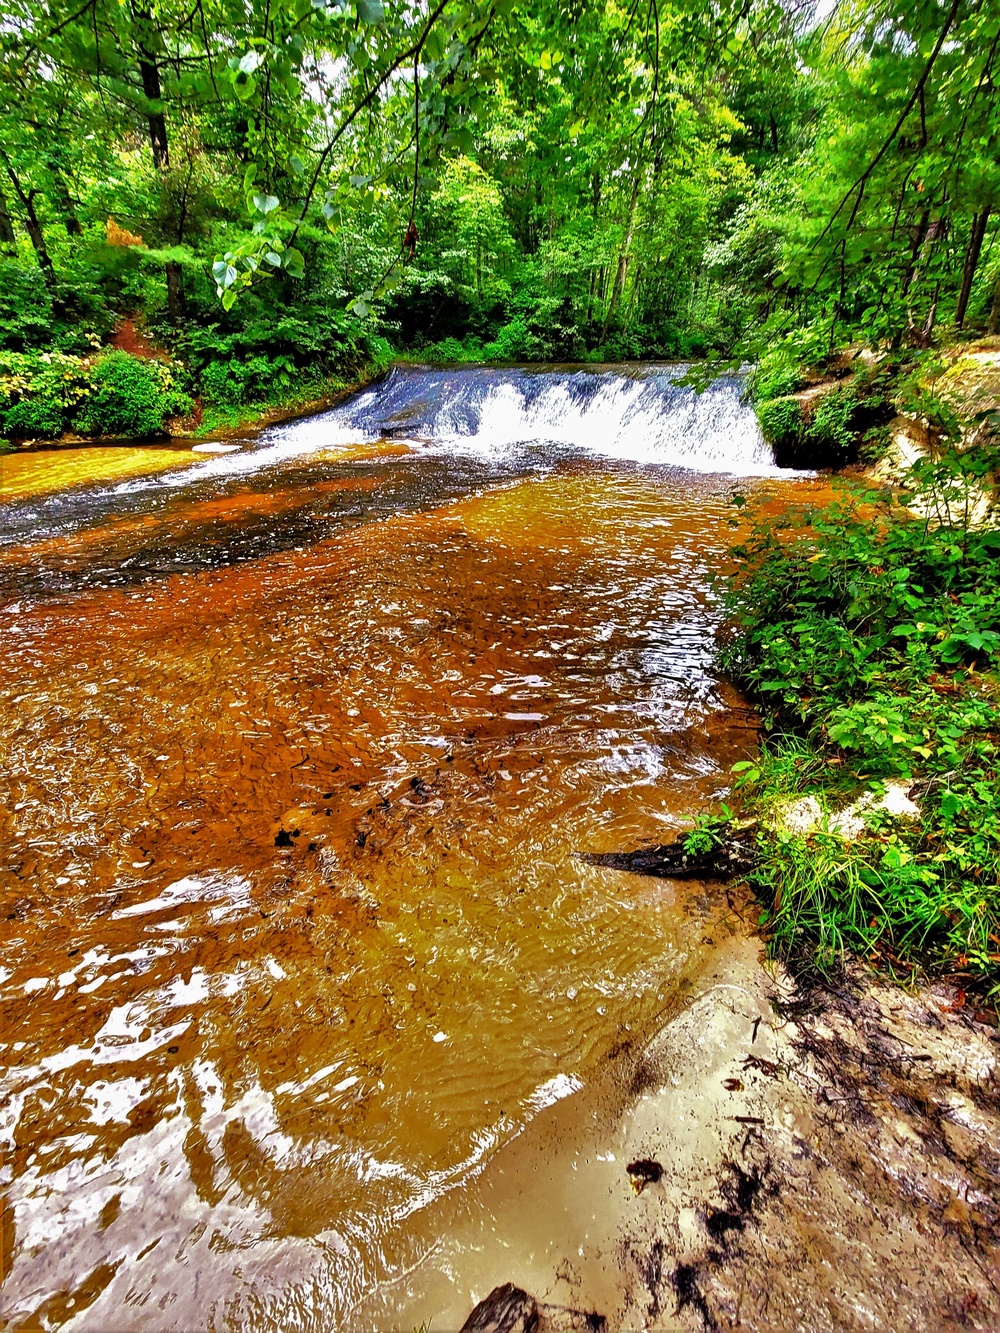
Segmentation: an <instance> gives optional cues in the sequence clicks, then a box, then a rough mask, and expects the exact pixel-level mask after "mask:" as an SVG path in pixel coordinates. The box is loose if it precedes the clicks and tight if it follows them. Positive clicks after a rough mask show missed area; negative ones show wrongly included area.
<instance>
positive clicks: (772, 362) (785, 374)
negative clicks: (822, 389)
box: [747, 347, 805, 405]
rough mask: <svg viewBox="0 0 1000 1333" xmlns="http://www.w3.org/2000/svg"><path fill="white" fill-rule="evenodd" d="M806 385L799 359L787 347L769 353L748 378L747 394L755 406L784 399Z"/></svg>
mask: <svg viewBox="0 0 1000 1333" xmlns="http://www.w3.org/2000/svg"><path fill="white" fill-rule="evenodd" d="M804 383H805V378H804V376H803V373H802V366H801V364H800V363H799V359H798V358H797V357H796V356H795V355H794V354H793V353H792V352H791V350H790V349H788V348H785V347H777V348H775V349H774V350H773V351H771V352H767V353H766V354H765V355H764V356H762V357H761V359H760V361H759V362H758V363H757V365H756V366H755V367H754V368H753V370H752V371H751V372H750V374H749V376H748V377H747V393H748V395H749V398H750V401H751V402H752V403H754V404H755V405H759V404H761V403H765V402H767V400H768V399H769V398H784V397H787V395H788V394H790V393H795V392H796V390H797V389H801V388H802V386H803V384H804Z"/></svg>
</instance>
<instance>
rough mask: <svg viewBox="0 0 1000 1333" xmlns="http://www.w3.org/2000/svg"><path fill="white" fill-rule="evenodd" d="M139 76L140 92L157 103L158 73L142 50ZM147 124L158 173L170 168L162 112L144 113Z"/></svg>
mask: <svg viewBox="0 0 1000 1333" xmlns="http://www.w3.org/2000/svg"><path fill="white" fill-rule="evenodd" d="M139 74H140V75H141V76H142V91H143V92H144V93H145V94H146V97H147V99H148V100H149V101H150V102H159V101H160V98H161V96H162V89H161V88H160V71H159V67H158V66H157V64H156V61H155V60H154V59H153V57H152V55H151V54H150V53H149V52H148V51H145V50H142V52H141V55H140V57H139ZM146 120H147V122H148V124H149V144H150V147H151V148H152V150H153V161H154V162H155V163H156V166H157V168H158V169H159V170H160V171H166V169H167V167H169V166H170V145H169V143H168V142H167V122H166V120H165V118H164V115H163V112H162V111H149V110H147V112H146Z"/></svg>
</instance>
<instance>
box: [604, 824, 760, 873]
mask: <svg viewBox="0 0 1000 1333" xmlns="http://www.w3.org/2000/svg"><path fill="white" fill-rule="evenodd" d="M578 855H579V857H580V860H581V861H586V862H587V864H588V865H592V866H607V867H608V868H609V869H611V870H627V871H629V872H630V873H631V874H633V875H652V876H655V877H656V878H657V879H737V878H738V877H739V876H740V875H746V874H748V873H749V872H750V871H751V870H753V868H754V866H755V865H756V864H757V855H758V853H757V842H756V838H755V836H754V832H753V830H752V829H736V830H735V831H734V832H733V833H731V834H729V835H728V836H727V837H726V838H725V840H724V841H722V842H720V843H719V844H718V845H717V846H715V847H713V848H712V849H711V850H710V851H706V852H687V851H685V850H684V842H683V840H682V839H678V841H677V842H669V843H661V844H660V845H658V846H655V847H638V848H636V850H635V851H634V852H580V853H578Z"/></svg>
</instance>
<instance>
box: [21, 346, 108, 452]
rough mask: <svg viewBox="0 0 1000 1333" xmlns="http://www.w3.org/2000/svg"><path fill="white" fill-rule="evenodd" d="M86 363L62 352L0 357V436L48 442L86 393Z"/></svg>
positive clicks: (24, 353) (65, 425) (68, 418)
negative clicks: (46, 440) (45, 440)
mask: <svg viewBox="0 0 1000 1333" xmlns="http://www.w3.org/2000/svg"><path fill="white" fill-rule="evenodd" d="M87 373H88V372H87V361H86V358H84V357H79V356H70V355H68V354H67V353H65V352H4V353H0V433H2V434H4V435H6V436H8V437H10V438H13V439H38V438H43V439H51V438H53V437H54V436H57V435H61V434H62V432H63V431H64V430H66V429H68V428H69V425H70V421H71V418H72V415H73V412H74V411H75V410H76V408H77V407H78V405H79V404H80V403H81V402H82V401H84V399H85V398H86V396H87V393H88V392H89V388H88V382H87Z"/></svg>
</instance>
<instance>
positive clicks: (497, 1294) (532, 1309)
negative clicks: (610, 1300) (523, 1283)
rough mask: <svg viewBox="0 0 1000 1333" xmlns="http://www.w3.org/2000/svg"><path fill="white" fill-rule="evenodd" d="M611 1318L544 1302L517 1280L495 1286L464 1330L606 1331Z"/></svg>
mask: <svg viewBox="0 0 1000 1333" xmlns="http://www.w3.org/2000/svg"><path fill="white" fill-rule="evenodd" d="M607 1326H608V1325H607V1320H606V1319H605V1318H604V1316H603V1315H601V1314H597V1313H596V1312H594V1311H592V1310H573V1309H571V1308H570V1307H569V1306H567V1305H544V1304H539V1303H538V1302H536V1301H535V1299H534V1297H533V1296H529V1295H528V1293H527V1292H526V1291H522V1290H521V1288H520V1287H515V1286H514V1284H513V1282H505V1283H504V1284H503V1286H502V1287H494V1288H493V1290H492V1291H491V1292H490V1294H489V1295H488V1296H487V1297H486V1299H485V1300H482V1301H480V1302H479V1304H478V1305H477V1306H476V1308H475V1309H474V1310H473V1312H472V1314H470V1315H469V1317H468V1319H467V1320H466V1321H465V1323H464V1324H463V1325H462V1328H461V1330H460V1333H606V1330H607Z"/></svg>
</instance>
